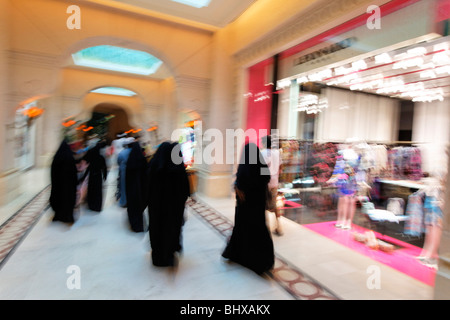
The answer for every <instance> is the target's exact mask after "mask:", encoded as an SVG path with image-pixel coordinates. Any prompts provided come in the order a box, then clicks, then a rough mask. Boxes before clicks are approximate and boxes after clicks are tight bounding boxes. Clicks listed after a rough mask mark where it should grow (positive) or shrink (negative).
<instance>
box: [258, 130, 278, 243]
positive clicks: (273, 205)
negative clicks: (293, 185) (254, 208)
mask: <svg viewBox="0 0 450 320" xmlns="http://www.w3.org/2000/svg"><path fill="white" fill-rule="evenodd" d="M261 142H262V145H263V147H264V149H262V150H261V154H262V155H263V157H264V161H265V162H266V164H267V166H268V167H269V171H270V181H269V185H268V187H269V192H268V195H267V196H268V198H269V199H267V210H268V211H270V212H273V213H275V234H277V235H279V236H281V235H283V230H282V229H281V223H280V216H281V214H280V210H279V209H278V207H277V196H278V176H279V174H280V164H281V157H280V151H279V150H278V149H277V148H274V149H272V137H271V136H265V137H263V138H262V139H261Z"/></svg>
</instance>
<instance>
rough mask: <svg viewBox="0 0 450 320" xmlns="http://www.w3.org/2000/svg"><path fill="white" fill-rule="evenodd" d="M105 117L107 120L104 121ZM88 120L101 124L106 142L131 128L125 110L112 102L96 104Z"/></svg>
mask: <svg viewBox="0 0 450 320" xmlns="http://www.w3.org/2000/svg"><path fill="white" fill-rule="evenodd" d="M106 118H108V119H109V120H106V121H105V119H106ZM89 121H90V122H93V123H94V122H95V123H94V124H97V125H100V126H103V130H104V137H105V139H106V140H107V143H108V144H109V143H111V141H113V140H114V139H115V138H116V137H117V134H120V133H123V132H126V131H128V130H130V129H131V128H132V127H131V125H130V123H129V117H128V114H127V112H126V111H125V110H124V109H123V108H122V107H121V106H119V105H116V104H113V103H100V104H98V105H96V106H95V107H94V109H93V110H92V116H91V119H90V120H89Z"/></svg>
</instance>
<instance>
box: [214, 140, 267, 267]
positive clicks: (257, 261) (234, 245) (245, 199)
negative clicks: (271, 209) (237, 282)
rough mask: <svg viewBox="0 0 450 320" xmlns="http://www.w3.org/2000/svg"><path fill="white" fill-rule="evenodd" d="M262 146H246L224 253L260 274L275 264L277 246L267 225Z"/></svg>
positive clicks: (238, 173) (250, 144) (265, 175)
mask: <svg viewBox="0 0 450 320" xmlns="http://www.w3.org/2000/svg"><path fill="white" fill-rule="evenodd" d="M267 171H268V167H267V165H266V164H265V162H264V159H263V158H262V155H261V153H260V151H259V148H258V147H257V146H256V144H254V143H248V144H246V145H245V147H244V151H243V154H242V156H241V160H240V163H239V166H238V169H237V173H236V182H235V190H236V208H235V217H234V220H235V221H234V223H235V224H234V228H233V233H232V235H231V237H230V239H229V242H228V244H227V246H226V248H225V250H224V252H223V253H222V256H223V257H224V258H226V259H229V260H231V261H234V262H236V263H239V264H241V265H242V266H244V267H247V268H249V269H250V270H253V271H254V272H256V273H257V274H263V273H264V272H268V271H270V270H271V269H272V268H273V265H274V260H275V256H274V248H273V242H272V238H271V235H270V231H269V229H268V227H267V225H266V214H265V212H266V195H267V184H268V183H269V180H270V175H268V174H267Z"/></svg>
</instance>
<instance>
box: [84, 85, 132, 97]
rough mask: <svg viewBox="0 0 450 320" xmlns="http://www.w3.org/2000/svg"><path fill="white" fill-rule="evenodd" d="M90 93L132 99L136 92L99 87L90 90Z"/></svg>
mask: <svg viewBox="0 0 450 320" xmlns="http://www.w3.org/2000/svg"><path fill="white" fill-rule="evenodd" d="M90 92H92V93H101V94H111V95H114V96H123V97H133V96H135V95H136V92H133V91H130V90H127V89H124V88H117V87H101V88H97V89H94V90H91V91H90Z"/></svg>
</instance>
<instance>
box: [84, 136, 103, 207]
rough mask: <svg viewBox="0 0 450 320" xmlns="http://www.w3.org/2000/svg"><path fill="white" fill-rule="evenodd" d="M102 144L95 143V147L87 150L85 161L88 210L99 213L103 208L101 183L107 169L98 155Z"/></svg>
mask: <svg viewBox="0 0 450 320" xmlns="http://www.w3.org/2000/svg"><path fill="white" fill-rule="evenodd" d="M101 147H102V142H97V144H96V145H95V146H93V147H92V148H91V149H89V150H88V152H87V153H86V155H85V157H84V158H85V160H86V162H87V163H88V164H89V167H88V169H87V170H88V172H89V173H88V174H89V176H88V186H87V194H86V201H87V205H88V208H89V210H92V211H96V212H100V211H102V208H103V181H106V178H107V176H108V168H107V167H106V160H105V157H103V156H102V155H101V153H100V148H101Z"/></svg>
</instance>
